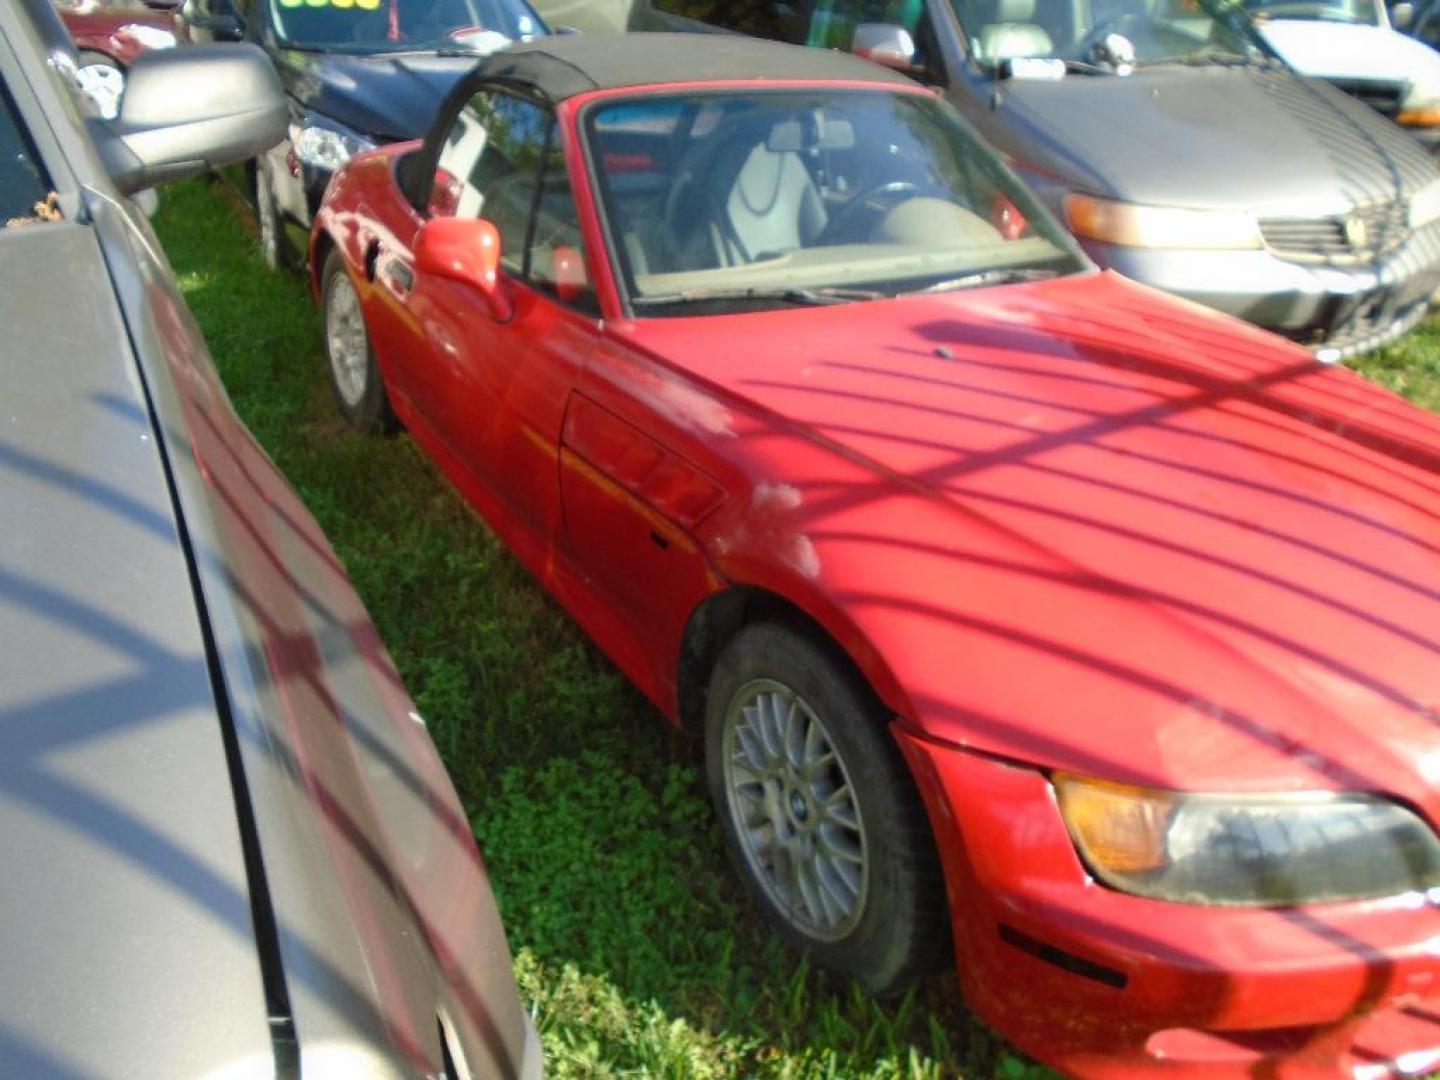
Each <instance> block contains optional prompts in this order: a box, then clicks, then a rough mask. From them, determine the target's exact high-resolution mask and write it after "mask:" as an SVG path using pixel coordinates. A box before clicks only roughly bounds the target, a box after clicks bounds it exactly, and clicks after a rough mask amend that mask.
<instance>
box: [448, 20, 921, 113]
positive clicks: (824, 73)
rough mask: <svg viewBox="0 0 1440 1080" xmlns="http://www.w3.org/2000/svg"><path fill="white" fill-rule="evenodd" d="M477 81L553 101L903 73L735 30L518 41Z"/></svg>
mask: <svg viewBox="0 0 1440 1080" xmlns="http://www.w3.org/2000/svg"><path fill="white" fill-rule="evenodd" d="M476 75H477V77H478V78H477V80H476V81H479V80H480V79H501V80H504V81H506V82H514V83H524V84H526V85H528V86H530V87H532V88H533V89H534V90H535V91H536V92H537V93H538V94H540V95H541V96H543V97H545V98H547V99H549V100H550V101H553V102H560V101H564V100H565V99H566V98H570V97H574V96H575V95H576V94H583V93H585V92H587V91H590V90H608V89H612V88H615V87H624V86H644V85H647V84H649V83H672V82H708V81H714V80H722V79H724V80H750V79H755V80H767V79H768V80H774V79H848V80H863V81H866V82H875V83H890V84H893V85H898V86H913V85H914V83H913V82H911V80H909V79H907V78H906V77H905V76H903V75H901V74H899V73H898V72H894V71H890V70H889V69H888V68H883V67H881V66H880V65H879V64H872V63H870V62H869V61H868V60H860V59H858V58H856V57H854V56H851V55H849V54H848V53H842V52H834V51H830V50H825V49H807V48H802V47H801V46H799V45H782V44H779V43H777V42H773V41H761V40H759V39H758V38H749V37H741V36H739V35H734V34H645V33H638V34H589V33H586V34H561V35H557V36H555V37H546V38H540V39H537V40H535V41H528V42H523V43H521V44H518V45H512V46H511V47H510V48H508V49H505V50H504V51H502V52H498V53H495V54H494V55H493V56H490V57H489V58H487V59H486V60H485V62H484V63H483V64H481V65H480V67H479V69H478V71H477V72H476Z"/></svg>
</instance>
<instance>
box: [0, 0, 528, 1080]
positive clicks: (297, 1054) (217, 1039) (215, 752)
mask: <svg viewBox="0 0 1440 1080" xmlns="http://www.w3.org/2000/svg"><path fill="white" fill-rule="evenodd" d="M77 66H78V65H77V63H76V57H75V53H74V51H73V48H72V46H71V45H70V43H69V41H68V39H67V38H66V35H65V31H64V29H63V27H62V26H61V24H60V22H59V19H58V17H57V16H56V14H55V12H54V11H53V10H52V9H51V8H50V7H48V5H46V4H45V3H44V0H7V2H5V3H0V222H4V223H5V225H4V227H3V228H0V324H3V326H4V328H5V339H4V344H3V345H0V394H3V401H4V408H3V422H0V519H3V521H4V523H5V524H4V527H3V529H0V642H3V643H4V649H3V650H0V818H3V826H0V867H3V872H0V983H3V992H0V1075H3V1076H6V1077H12V1076H13V1077H26V1078H30V1077H90V1076H104V1077H136V1078H141V1077H144V1078H151V1077H241V1076H246V1077H248V1076H264V1075H270V1076H285V1077H294V1076H302V1075H303V1076H320V1077H359V1076H366V1077H491V1076H494V1077H517V1078H520V1077H523V1078H535V1077H538V1076H539V1075H540V1071H541V1065H540V1057H539V1049H538V1044H537V1042H536V1037H535V1033H534V1031H533V1029H532V1028H531V1026H530V1024H529V1021H528V1020H527V1018H526V1015H525V1013H524V1011H523V1009H522V1007H521V1004H520V1001H519V999H518V996H517V993H516V988H515V985H514V982H513V977H512V975H511V971H510V957H509V954H508V951H507V949H506V945H505V939H504V935H503V933H502V931H501V928H500V924H499V920H498V917H497V913H496V909H495V905H494V902H493V899H492V897H491V895H490V891H489V888H488V886H487V883H486V878H485V873H484V869H483V867H482V865H481V862H480V859H479V856H478V854H477V852H476V848H475V845H474V841H473V838H472V836H471V834H470V831H469V828H468V825H467V823H466V819H465V815H464V812H463V810H462V808H461V806H460V804H459V801H458V799H457V798H456V795H455V792H454V790H453V789H452V787H451V785H450V781H449V780H448V778H447V777H446V775H445V772H444V770H443V768H442V767H441V765H440V762H439V759H438V756H437V754H436V752H435V748H434V746H433V745H432V744H431V742H430V739H429V737H428V735H427V734H426V731H425V728H424V725H423V722H422V721H421V718H420V717H419V716H417V715H416V714H415V712H414V711H413V706H412V704H411V702H410V700H409V698H408V697H407V696H406V693H405V690H404V688H403V687H402V685H401V683H400V681H399V678H398V676H397V675H396V672H395V669H394V666H393V664H392V663H391V662H390V659H389V657H388V656H387V654H386V652H385V649H384V647H383V646H382V645H381V643H380V641H379V638H378V637H377V635H376V632H375V628H374V627H373V626H372V625H371V623H370V621H369V619H368V618H367V616H366V614H365V610H364V608H363V607H362V606H361V604H360V602H359V600H358V598H357V597H356V595H355V593H354V592H353V590H352V589H351V587H350V585H349V584H348V582H347V579H346V577H345V574H344V571H343V570H342V569H341V567H340V565H339V563H338V561H337V560H336V557H335V554H334V552H333V551H331V549H330V547H329V545H328V544H327V543H326V540H325V538H324V536H323V535H322V533H321V532H320V529H319V527H318V526H317V525H316V523H315V521H314V520H313V518H311V517H310V515H309V514H308V513H307V512H306V510H305V508H304V506H303V505H302V504H301V502H300V500H299V498H298V497H297V496H296V494H295V493H294V491H293V490H291V488H290V487H289V486H288V485H287V484H286V482H285V481H284V480H283V479H282V477H281V476H280V474H279V473H278V471H277V470H276V469H275V467H274V465H273V464H272V463H271V462H270V461H269V459H268V458H267V457H266V456H265V454H264V453H263V452H262V451H261V450H260V448H259V446H258V445H257V444H256V442H255V441H254V439H253V438H252V437H251V436H250V434H249V433H248V432H247V431H246V429H245V428H244V427H243V426H242V424H241V423H240V421H239V419H238V418H237V417H236V415H235V413H234V412H233V411H232V409H231V407H230V404H229V401H228V399H227V398H226V395H225V391H224V389H223V388H222V386H221V384H220V381H219V379H218V377H217V375H216V372H215V370H214V368H213V367H212V366H211V363H210V360H209V357H208V354H207V352H206V350H205V346H204V343H203V341H202V340H201V338H200V336H199V333H198V331H197V329H196V327H195V323H194V320H193V319H192V317H191V315H190V314H189V312H188V311H187V309H186V307H185V304H184V301H183V300H182V299H181V296H180V294H179V292H178V291H177V289H176V285H175V282H174V281H173V280H172V278H171V275H170V272H169V269H168V266H167V264H166V263H165V261H164V258H163V257H162V256H161V255H160V254H159V248H158V244H157V242H156V239H155V236H154V234H153V232H151V230H150V227H149V225H148V223H147V222H146V220H145V217H144V215H143V214H142V213H141V212H140V210H139V208H138V207H137V206H136V204H135V201H134V199H133V198H132V197H131V196H134V195H135V194H137V193H139V192H142V191H144V190H146V189H148V188H150V187H151V186H153V185H155V184H157V183H159V182H161V181H164V180H167V179H171V178H176V177H181V176H187V175H194V174H196V173H199V172H202V171H204V170H205V169H207V168H215V167H219V166H222V165H225V164H227V163H229V162H233V161H236V160H243V159H245V158H247V157H250V156H253V155H254V154H256V153H258V152H260V151H262V150H263V149H265V148H266V147H268V146H269V145H271V144H272V143H273V142H274V141H275V140H277V139H278V138H280V137H281V135H282V134H283V132H284V128H285V122H286V110H285V103H284V100H283V97H282V96H281V93H280V88H279V86H278V83H277V82H276V79H275V74H274V71H273V69H272V68H271V66H270V64H269V62H268V61H267V60H266V59H265V57H264V55H263V54H262V53H261V52H260V51H259V50H257V49H252V48H250V47H245V48H235V47H229V46H227V47H224V48H220V49H215V48H208V47H197V48H195V49H187V50H177V51H165V52H159V53H150V54H147V55H145V56H142V57H140V58H139V59H137V60H136V61H135V63H134V66H133V67H132V69H131V72H130V80H129V86H128V88H127V90H126V92H125V96H124V99H123V102H122V104H121V107H120V113H119V116H118V118H117V120H116V121H114V122H113V123H105V122H96V121H94V120H93V118H92V117H91V116H90V115H88V113H87V111H86V106H87V101H86V99H85V98H84V95H83V94H82V93H80V91H79V89H78V85H77V80H76V69H77Z"/></svg>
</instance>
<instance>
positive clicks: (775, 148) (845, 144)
mask: <svg viewBox="0 0 1440 1080" xmlns="http://www.w3.org/2000/svg"><path fill="white" fill-rule="evenodd" d="M854 145H855V126H854V125H853V124H851V123H850V121H849V120H846V119H843V118H842V117H838V116H828V115H825V114H821V115H820V116H819V117H817V118H816V119H815V121H814V122H811V123H806V124H802V123H801V122H800V121H799V120H781V121H779V122H778V123H777V124H776V125H775V126H774V127H772V128H771V129H770V134H769V136H768V137H767V138H766V139H765V149H767V150H769V151H770V152H771V153H776V154H784V153H793V154H798V153H800V152H801V151H802V150H849V149H851V148H852V147H853V146H854Z"/></svg>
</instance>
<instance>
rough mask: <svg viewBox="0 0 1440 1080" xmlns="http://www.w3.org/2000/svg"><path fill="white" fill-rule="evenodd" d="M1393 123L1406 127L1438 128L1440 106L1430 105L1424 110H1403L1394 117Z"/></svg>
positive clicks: (1439, 125) (1439, 123) (1439, 124)
mask: <svg viewBox="0 0 1440 1080" xmlns="http://www.w3.org/2000/svg"><path fill="white" fill-rule="evenodd" d="M1395 122H1396V123H1398V124H1404V125H1405V126H1406V127H1440V106H1436V105H1431V106H1428V107H1427V108H1424V109H1404V110H1402V111H1401V113H1400V115H1399V116H1397V117H1395Z"/></svg>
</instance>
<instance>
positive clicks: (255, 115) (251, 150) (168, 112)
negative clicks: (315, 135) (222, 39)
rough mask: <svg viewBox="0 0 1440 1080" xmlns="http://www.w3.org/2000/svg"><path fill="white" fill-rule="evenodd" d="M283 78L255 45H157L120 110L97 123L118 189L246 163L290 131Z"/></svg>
mask: <svg viewBox="0 0 1440 1080" xmlns="http://www.w3.org/2000/svg"><path fill="white" fill-rule="evenodd" d="M288 120H289V111H288V109H287V107H286V104H285V95H284V92H283V91H282V90H281V89H280V79H279V78H278V77H277V76H276V74H275V68H274V67H273V66H272V65H271V63H270V60H269V58H268V57H266V55H265V54H264V53H263V52H261V51H260V49H259V48H258V47H257V46H254V45H192V46H189V47H187V48H184V49H152V50H150V51H149V52H146V53H144V54H143V55H141V56H140V57H139V58H138V59H136V61H135V63H133V64H132V65H131V66H130V74H129V77H128V78H127V79H126V83H125V96H124V97H123V98H122V99H121V100H120V114H119V116H117V117H116V118H115V119H114V120H111V121H108V122H94V123H92V131H93V133H94V135H95V142H96V145H97V147H98V148H99V150H100V153H101V156H102V157H103V158H104V160H105V163H106V165H107V167H108V168H109V171H110V177H111V179H112V180H113V181H114V183H115V186H116V187H117V188H119V189H120V191H121V192H122V193H124V194H126V195H133V194H134V193H135V192H137V191H141V190H143V189H145V188H148V187H154V186H155V185H156V184H161V183H165V182H166V181H170V180H180V179H183V178H184V177H187V176H195V175H198V174H200V173H204V172H208V171H210V170H211V169H217V168H219V167H220V166H222V165H230V164H232V163H234V162H237V161H247V160H249V159H250V158H253V157H255V156H256V155H257V154H259V153H261V152H262V151H265V150H268V149H270V147H272V146H274V145H275V144H276V143H278V142H279V141H280V140H281V139H282V138H283V137H284V136H285V126H286V123H287V122H288Z"/></svg>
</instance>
